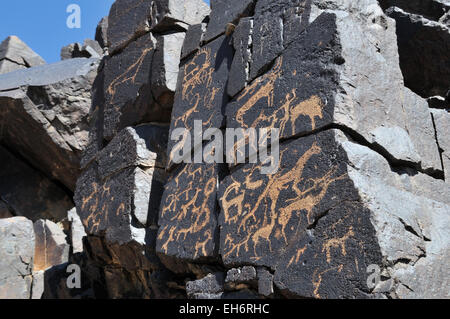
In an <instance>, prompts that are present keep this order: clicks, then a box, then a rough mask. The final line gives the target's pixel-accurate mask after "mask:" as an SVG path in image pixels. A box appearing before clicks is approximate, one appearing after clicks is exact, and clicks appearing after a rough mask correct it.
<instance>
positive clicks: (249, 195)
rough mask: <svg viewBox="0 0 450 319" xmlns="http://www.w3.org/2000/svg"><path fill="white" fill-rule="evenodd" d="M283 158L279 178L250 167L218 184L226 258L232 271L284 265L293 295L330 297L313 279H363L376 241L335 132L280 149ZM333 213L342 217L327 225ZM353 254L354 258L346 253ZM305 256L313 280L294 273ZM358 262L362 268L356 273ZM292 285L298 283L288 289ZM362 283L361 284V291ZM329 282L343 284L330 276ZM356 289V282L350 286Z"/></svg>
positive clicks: (284, 284)
mask: <svg viewBox="0 0 450 319" xmlns="http://www.w3.org/2000/svg"><path fill="white" fill-rule="evenodd" d="M280 152H281V154H280V169H279V171H278V172H277V173H275V174H273V175H262V174H261V173H260V166H259V165H245V166H242V167H239V168H238V169H237V170H235V171H234V172H233V173H232V174H231V175H230V176H228V177H226V178H225V179H224V181H223V182H222V183H221V184H220V187H219V203H220V206H221V212H220V214H219V225H220V228H221V232H220V252H221V255H222V259H223V261H224V263H225V264H226V265H230V266H234V265H242V264H249V263H250V264H253V265H260V266H267V267H271V268H273V269H278V265H280V263H287V265H282V266H281V267H280V269H282V270H280V271H283V273H281V274H278V275H277V274H276V275H277V276H278V277H277V278H278V286H279V287H280V288H282V289H284V290H287V291H288V292H289V291H291V292H292V291H293V290H292V289H294V290H295V289H300V288H298V287H302V285H303V284H305V285H306V283H309V284H308V285H309V286H308V287H309V288H308V289H309V290H308V289H307V288H302V289H305V290H303V291H302V294H301V295H304V296H308V295H310V296H316V297H317V296H318V297H320V292H321V289H325V290H324V291H326V293H327V294H328V293H330V294H331V292H330V291H333V290H330V289H331V288H329V287H328V286H327V285H328V284H330V283H327V284H325V285H324V286H325V287H328V288H320V285H321V283H320V284H318V283H316V284H315V285H314V284H313V281H312V280H316V281H317V280H319V282H320V281H321V280H322V281H323V280H324V279H323V278H324V276H323V274H322V275H320V274H321V272H323V271H325V270H327V269H330V270H329V271H328V272H332V273H333V274H340V275H341V277H339V276H338V277H339V278H341V279H342V280H343V279H344V278H345V277H346V276H347V275H348V274H351V273H352V272H355V269H357V270H358V272H357V273H355V274H354V275H353V277H352V278H354V277H355V278H357V279H358V280H359V279H361V278H362V277H363V273H364V272H365V268H364V267H363V265H365V264H366V263H367V260H366V256H365V255H364V254H363V253H362V252H363V251H367V252H368V251H371V252H375V251H377V250H376V249H374V248H372V247H370V248H369V247H368V245H372V244H373V239H374V237H373V236H374V233H373V228H372V227H371V224H370V221H369V219H368V213H367V212H365V211H364V210H363V208H362V205H360V204H359V202H358V200H359V197H358V194H357V191H356V190H355V189H354V187H353V183H352V182H351V180H350V179H349V177H348V175H347V169H346V157H345V155H344V152H343V151H342V150H341V149H339V148H338V147H337V146H336V143H335V142H334V135H333V133H332V131H325V132H322V133H319V134H317V135H313V136H309V137H305V138H301V139H297V140H294V141H292V142H289V143H286V144H283V145H282V146H281V148H280ZM331 212H332V213H333V214H334V215H336V216H337V217H336V218H335V220H334V221H333V222H328V221H330V220H332V218H331V217H329V218H326V216H327V215H330V214H331ZM324 216H325V217H324ZM344 219H345V222H344ZM319 230H320V231H319ZM369 235H371V236H372V237H370V236H369ZM349 250H351V251H352V253H351V254H347V252H348V251H349ZM306 252H308V259H307V260H308V261H307V262H308V267H306V268H307V269H308V271H309V272H310V273H308V275H309V277H308V275H305V272H295V273H294V272H292V271H291V270H290V269H289V267H290V266H292V267H294V268H292V269H297V268H295V267H298V268H301V267H302V265H303V264H302V263H303V262H304V260H305V259H302V256H303V255H304V254H305V253H306ZM347 256H351V259H352V260H351V262H349V261H348V260H346V258H347ZM355 264H357V265H359V266H358V267H357V268H355V267H356V266H355ZM305 265H306V263H305ZM305 265H303V266H305ZM288 266H289V267H288ZM333 267H334V268H333ZM332 268H333V270H331V269H332ZM283 269H284V270H283ZM302 269H303V268H302ZM312 272H316V274H315V276H316V277H314V276H313V273H312ZM319 275H320V276H319ZM330 275H331V273H330ZM319 277H320V278H322V279H320V278H319ZM326 278H329V279H330V280H331V278H332V276H331V277H326ZM347 279H348V278H347ZM347 279H346V280H347ZM294 280H295V281H296V283H297V284H296V285H293V284H292V285H291V284H290V283H289V282H290V281H294ZM355 280H356V279H355ZM361 280H362V279H361ZM361 280H360V281H358V282H357V285H358V287H359V288H361V289H362V281H361ZM356 281H357V280H356ZM299 282H301V284H298V283H299ZM330 282H331V281H330ZM332 282H333V283H334V284H336V283H339V280H338V281H336V279H335V278H333V281H332ZM353 284H355V285H356V283H353V282H352V281H351V280H350V281H349V283H348V285H353ZM355 289H356V288H355ZM350 290H351V289H350ZM342 291H344V290H342ZM345 291H349V290H348V289H346V290H345ZM352 291H353V290H352ZM296 292H298V291H296ZM334 293H336V294H339V293H341V290H339V289H338V290H336V291H335V292H334ZM330 296H331V295H330Z"/></svg>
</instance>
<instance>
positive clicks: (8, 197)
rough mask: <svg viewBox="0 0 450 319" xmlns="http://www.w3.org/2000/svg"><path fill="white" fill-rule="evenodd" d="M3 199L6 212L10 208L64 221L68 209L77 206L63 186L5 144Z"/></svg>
mask: <svg viewBox="0 0 450 319" xmlns="http://www.w3.org/2000/svg"><path fill="white" fill-rule="evenodd" d="M0 199H1V201H0V203H2V209H1V210H2V211H5V210H6V211H8V212H9V214H14V215H15V216H25V217H27V218H29V219H31V220H33V221H36V220H38V219H40V218H47V219H53V220H61V219H63V218H64V216H65V212H66V211H67V210H68V209H70V207H72V206H73V203H72V200H71V198H70V196H69V195H67V194H66V193H65V191H64V190H63V189H61V187H60V186H59V185H57V184H55V183H54V182H52V181H51V180H49V179H48V178H46V177H45V176H44V175H42V174H41V173H40V172H38V171H36V170H35V169H33V168H31V167H30V166H29V165H27V164H26V163H25V162H23V161H22V160H20V159H18V158H17V157H15V156H14V155H12V154H11V153H10V152H9V151H8V150H6V149H5V148H4V147H2V146H0ZM4 217H5V216H3V218H4ZM6 217H8V214H6ZM9 217H12V216H9Z"/></svg>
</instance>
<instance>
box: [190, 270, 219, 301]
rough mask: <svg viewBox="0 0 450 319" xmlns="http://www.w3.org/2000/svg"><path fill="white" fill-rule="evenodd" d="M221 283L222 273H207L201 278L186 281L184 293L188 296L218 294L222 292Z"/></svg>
mask: <svg viewBox="0 0 450 319" xmlns="http://www.w3.org/2000/svg"><path fill="white" fill-rule="evenodd" d="M223 283H224V274H223V273H214V274H209V275H207V276H206V277H204V278H202V279H199V280H195V281H188V282H187V283H186V293H187V295H188V297H189V298H192V297H194V296H195V295H196V294H212V295H216V294H220V293H221V292H223Z"/></svg>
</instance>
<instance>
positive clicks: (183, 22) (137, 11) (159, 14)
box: [108, 0, 209, 54]
mask: <svg viewBox="0 0 450 319" xmlns="http://www.w3.org/2000/svg"><path fill="white" fill-rule="evenodd" d="M131 9H132V10H131ZM208 14H209V8H208V6H207V5H206V4H205V3H204V2H203V1H202V0H188V1H179V0H160V1H141V0H118V1H116V2H115V3H114V4H113V5H112V7H111V11H110V13H109V18H108V47H109V50H110V53H112V54H113V53H115V52H117V51H119V50H121V49H123V48H124V47H126V46H127V45H128V44H129V43H130V42H131V41H133V40H134V39H137V38H138V37H140V36H142V35H144V34H145V33H148V32H149V31H163V30H167V29H174V28H175V29H181V30H183V29H184V30H187V28H188V26H189V25H191V24H197V23H201V22H202V21H203V19H204V18H205V17H206V16H207V15H208Z"/></svg>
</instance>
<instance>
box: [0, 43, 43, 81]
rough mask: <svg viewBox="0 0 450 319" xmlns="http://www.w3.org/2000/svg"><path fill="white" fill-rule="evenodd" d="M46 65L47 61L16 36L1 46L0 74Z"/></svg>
mask: <svg viewBox="0 0 450 319" xmlns="http://www.w3.org/2000/svg"><path fill="white" fill-rule="evenodd" d="M41 64H45V61H44V60H43V59H42V58H41V57H40V56H39V55H38V54H36V53H35V52H34V51H33V50H31V49H30V48H29V47H28V46H27V45H26V44H25V43H24V42H23V41H22V40H20V39H19V38H18V37H16V36H10V37H8V38H6V39H5V40H4V41H3V42H2V43H1V44H0V74H3V73H8V72H12V71H15V70H20V69H26V68H30V67H33V66H38V65H41Z"/></svg>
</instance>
